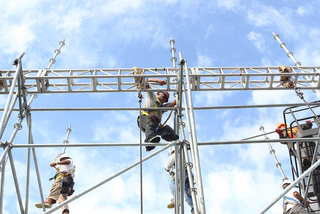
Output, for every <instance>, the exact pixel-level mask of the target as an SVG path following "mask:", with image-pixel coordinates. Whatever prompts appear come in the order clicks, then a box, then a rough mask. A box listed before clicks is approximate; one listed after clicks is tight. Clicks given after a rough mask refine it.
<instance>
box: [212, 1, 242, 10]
mask: <svg viewBox="0 0 320 214" xmlns="http://www.w3.org/2000/svg"><path fill="white" fill-rule="evenodd" d="M217 3H218V7H220V8H225V9H227V10H232V11H234V12H236V11H238V10H240V9H244V6H241V4H240V1H239V0H218V2H217Z"/></svg>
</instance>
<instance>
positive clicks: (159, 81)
mask: <svg viewBox="0 0 320 214" xmlns="http://www.w3.org/2000/svg"><path fill="white" fill-rule="evenodd" d="M158 83H159V84H160V85H165V84H167V82H166V81H165V80H162V79H158Z"/></svg>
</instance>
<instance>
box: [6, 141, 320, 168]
mask: <svg viewBox="0 0 320 214" xmlns="http://www.w3.org/2000/svg"><path fill="white" fill-rule="evenodd" d="M316 140H318V141H319V140H320V138H291V139H290V138H287V139H268V140H237V141H213V142H198V145H199V146H206V145H229V144H230V145H231V144H253V143H279V142H284V143H285V142H306V141H316ZM144 145H145V146H154V144H153V143H144ZM166 145H168V144H167V143H158V144H157V146H160V147H161V146H166ZM64 146H65V147H118V146H119V147H121V146H140V145H139V143H76V144H67V145H66V144H32V145H27V144H12V145H11V147H12V148H28V147H34V148H45V147H64ZM3 155H4V154H2V156H3ZM2 156H1V158H0V163H1V161H2V159H3V157H2Z"/></svg>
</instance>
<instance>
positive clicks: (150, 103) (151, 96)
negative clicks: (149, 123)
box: [144, 91, 170, 116]
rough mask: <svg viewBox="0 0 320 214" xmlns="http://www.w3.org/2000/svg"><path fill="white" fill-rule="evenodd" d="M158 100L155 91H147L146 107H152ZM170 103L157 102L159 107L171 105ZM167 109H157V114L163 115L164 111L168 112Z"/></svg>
mask: <svg viewBox="0 0 320 214" xmlns="http://www.w3.org/2000/svg"><path fill="white" fill-rule="evenodd" d="M156 101H157V96H156V94H155V93H153V92H151V91H148V92H146V101H145V103H144V108H152V107H153V106H154V105H155V103H156ZM169 105H170V103H166V104H162V103H160V102H159V103H158V104H157V107H158V108H159V107H169ZM166 111H167V110H161V111H160V110H157V114H158V115H159V116H161V114H162V112H166ZM146 112H148V113H150V112H152V110H146Z"/></svg>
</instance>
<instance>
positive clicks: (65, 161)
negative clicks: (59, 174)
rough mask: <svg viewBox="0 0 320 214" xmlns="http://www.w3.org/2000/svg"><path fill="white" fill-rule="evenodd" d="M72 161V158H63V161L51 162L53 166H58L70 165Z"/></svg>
mask: <svg viewBox="0 0 320 214" xmlns="http://www.w3.org/2000/svg"><path fill="white" fill-rule="evenodd" d="M70 163H71V162H70V160H68V159H67V160H63V161H58V162H52V163H50V166H51V167H54V166H56V165H69V164H70Z"/></svg>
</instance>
